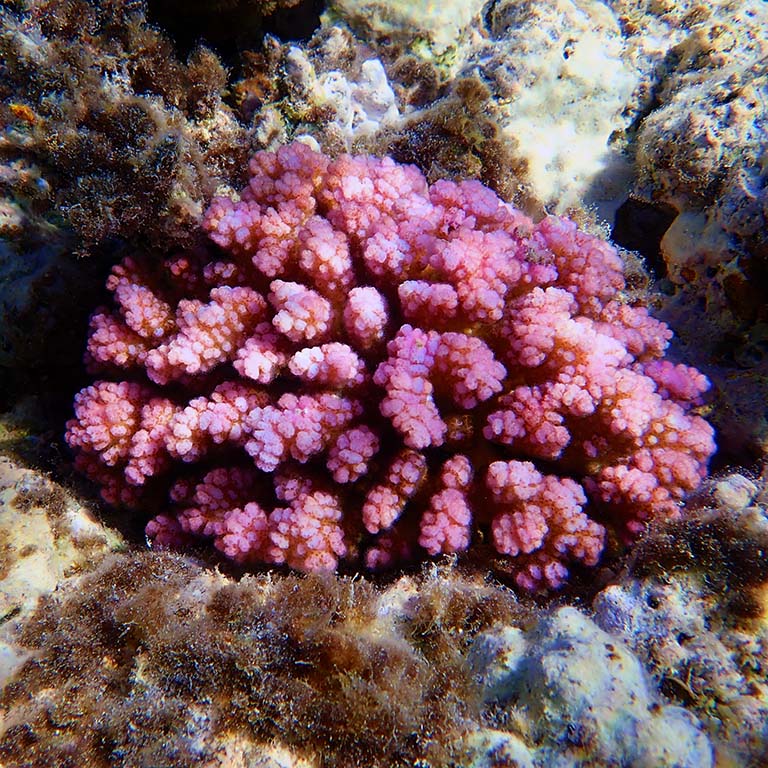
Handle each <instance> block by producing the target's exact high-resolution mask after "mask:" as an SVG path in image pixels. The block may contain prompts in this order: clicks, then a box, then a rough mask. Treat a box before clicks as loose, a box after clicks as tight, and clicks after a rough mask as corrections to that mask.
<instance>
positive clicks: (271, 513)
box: [67, 143, 714, 590]
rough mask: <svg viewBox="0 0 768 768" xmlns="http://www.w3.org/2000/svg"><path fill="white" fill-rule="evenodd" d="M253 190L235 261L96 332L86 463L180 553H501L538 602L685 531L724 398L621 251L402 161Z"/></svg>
mask: <svg viewBox="0 0 768 768" xmlns="http://www.w3.org/2000/svg"><path fill="white" fill-rule="evenodd" d="M250 171H251V179H250V182H249V184H248V186H247V187H246V188H245V189H244V190H243V191H242V192H241V194H240V196H239V198H238V199H236V200H234V199H230V198H226V197H224V198H216V199H215V200H214V201H213V202H212V203H211V206H210V208H209V209H208V212H207V214H206V217H205V229H206V230H207V232H208V233H209V235H210V237H211V239H212V240H213V242H214V243H215V244H216V252H215V254H213V255H210V256H206V255H205V254H202V253H194V254H186V255H184V254H182V255H175V256H173V257H171V258H169V259H167V260H166V261H164V262H163V261H160V262H155V263H152V262H151V261H150V260H149V259H144V258H128V259H125V260H124V261H123V262H122V263H121V264H120V265H118V266H116V267H115V268H114V269H113V272H112V275H111V276H110V278H109V281H108V284H107V285H108V288H109V289H110V290H111V291H112V293H113V296H114V308H112V309H109V308H101V309H99V310H97V312H96V313H95V314H94V315H93V318H92V320H91V332H90V339H89V343H88V351H87V361H88V365H89V367H90V368H91V369H92V370H94V371H95V372H96V373H97V374H98V375H99V377H100V380H99V381H97V382H96V383H95V384H94V385H92V386H91V387H87V388H86V389H84V390H83V391H82V392H81V393H80V394H79V395H78V396H77V398H76V401H75V417H74V418H73V419H72V420H71V421H70V422H69V423H68V426H67V440H68V442H69V444H70V445H71V446H72V448H73V449H74V450H75V451H76V452H77V453H78V454H79V455H78V460H77V463H78V466H79V467H81V468H82V469H83V471H85V472H86V473H87V474H88V475H89V476H90V477H92V478H93V479H95V480H96V481H97V482H99V483H101V484H102V487H103V492H104V495H105V497H106V498H108V499H109V500H110V501H111V502H112V503H124V504H131V505H134V506H136V505H141V504H142V503H150V502H152V503H155V504H157V503H162V502H160V501H159V500H160V499H162V494H163V493H166V494H167V498H168V499H170V505H171V506H170V507H161V508H162V509H163V512H162V514H160V515H158V516H157V517H156V518H155V519H154V520H153V521H151V522H150V523H149V525H148V526H147V534H148V535H149V536H150V537H151V538H153V539H154V542H155V544H157V545H162V546H185V545H186V544H187V543H188V542H189V541H190V540H193V539H200V538H203V539H205V538H208V539H210V540H212V541H213V544H214V546H215V547H216V548H217V549H218V550H219V551H220V552H222V553H223V555H224V556H225V557H227V558H230V559H232V560H234V561H236V562H238V563H242V564H248V565H253V564H257V563H272V564H286V565H288V566H290V567H293V568H298V569H301V570H327V569H333V568H336V567H337V566H338V565H339V563H340V562H341V561H344V560H350V561H352V563H353V564H354V563H355V562H363V563H364V564H365V565H367V566H368V567H389V566H392V565H394V564H396V563H397V562H399V561H401V560H403V559H404V558H408V557H413V556H415V555H416V554H417V551H418V549H419V548H420V549H421V550H422V552H426V553H427V554H428V555H438V554H440V553H460V552H463V551H465V550H467V549H469V548H471V547H472V544H473V541H477V540H479V539H483V540H484V541H486V542H489V543H490V544H491V545H492V546H493V548H494V549H495V550H496V551H497V552H498V553H499V555H500V556H501V557H503V558H506V559H508V560H509V563H510V564H509V566H508V567H507V570H508V571H510V572H512V573H513V574H514V578H515V580H516V582H517V584H518V585H519V586H520V587H521V588H524V589H528V590H537V589H545V588H557V587H559V586H561V585H562V584H563V583H565V581H566V579H567V577H568V569H569V567H572V565H573V564H574V563H578V564H581V565H583V566H592V565H594V564H595V563H596V562H597V561H598V559H599V556H600V553H601V551H602V547H603V542H604V539H605V535H606V529H609V528H610V529H612V530H613V531H614V532H616V533H617V534H619V535H620V536H622V537H624V538H626V539H631V538H632V537H633V536H635V535H637V533H638V532H639V531H640V530H642V528H643V527H644V526H645V525H646V524H647V522H648V521H649V520H652V519H658V518H663V517H674V516H676V515H678V514H679V511H680V506H681V501H682V499H683V498H684V497H685V495H686V494H687V493H690V492H691V491H692V490H694V489H695V488H696V486H697V485H698V484H699V482H700V481H701V478H702V477H703V476H704V474H705V471H706V466H707V462H708V460H709V458H710V456H711V455H712V453H713V452H714V442H713V433H712V429H711V428H710V427H709V425H708V424H707V423H706V422H705V421H704V420H703V418H702V417H701V416H700V415H698V414H697V412H696V409H697V408H698V407H699V406H700V405H702V402H703V401H702V396H703V393H704V392H705V391H706V389H707V386H708V382H707V380H706V378H705V377H704V376H703V375H702V374H701V373H699V372H698V371H696V370H695V369H693V368H690V367H687V366H685V365H680V364H677V365H676V364H674V363H673V362H671V361H669V360H666V359H664V351H665V349H666V346H667V344H668V342H669V339H670V337H671V332H670V330H669V328H667V326H666V325H665V324H664V323H662V322H661V321H659V320H656V319H654V318H653V317H651V316H650V314H649V313H648V311H647V309H646V307H644V306H642V305H641V304H638V305H635V304H632V303H628V302H627V301H626V300H625V298H624V294H623V289H624V277H623V272H622V263H621V260H620V259H619V257H618V255H617V253H616V251H615V250H614V249H613V248H612V247H611V246H610V245H609V244H608V243H606V242H604V241H602V240H600V239H598V238H596V237H594V236H592V235H589V234H586V233H584V232H581V231H579V230H578V229H577V227H576V225H575V224H573V223H572V222H570V221H568V220H567V219H561V218H557V217H548V218H546V219H544V220H543V221H541V222H540V223H538V224H534V223H533V222H531V221H530V220H529V219H528V218H527V217H526V216H524V215H523V214H522V213H521V212H520V211H518V210H516V209H515V208H513V207H512V206H511V205H509V204H507V203H504V202H503V201H501V200H499V198H498V197H497V196H496V195H495V194H494V193H493V192H492V191H491V190H489V189H487V188H486V187H484V186H482V185H481V184H479V183H478V182H462V183H460V184H456V183H454V182H451V181H438V182H437V183H435V184H433V185H432V186H430V185H428V184H427V182H426V180H425V179H424V177H423V176H422V174H421V173H420V172H419V171H418V170H417V169H416V168H415V167H413V166H403V165H398V164H397V163H395V162H393V161H392V160H390V159H386V158H385V159H377V158H373V157H350V156H342V157H339V158H338V159H336V160H331V159H329V158H327V157H325V156H324V155H322V154H320V153H318V152H315V151H313V150H312V149H310V148H309V147H308V146H306V145H303V144H298V143H297V144H291V145H288V146H286V147H283V148H281V149H280V150H278V151H277V152H275V153H271V152H261V153H258V154H257V155H256V156H255V157H254V158H253V159H252V161H251V163H250ZM544 463H545V464H544ZM544 466H546V469H544V468H543V467H544ZM179 467H182V468H183V472H182V474H181V476H178V468H179ZM174 473H176V474H177V480H176V481H175V482H173V483H172V482H171V481H170V478H172V477H173V476H174ZM169 486H170V487H169ZM598 520H599V522H597V521H598ZM484 551H487V550H484Z"/></svg>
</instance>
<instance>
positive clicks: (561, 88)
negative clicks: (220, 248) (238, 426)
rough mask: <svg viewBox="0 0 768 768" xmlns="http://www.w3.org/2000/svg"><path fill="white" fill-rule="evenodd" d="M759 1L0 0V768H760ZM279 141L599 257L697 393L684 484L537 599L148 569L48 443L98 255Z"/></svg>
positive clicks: (76, 383) (141, 517) (174, 234)
mask: <svg viewBox="0 0 768 768" xmlns="http://www.w3.org/2000/svg"><path fill="white" fill-rule="evenodd" d="M767 131H768V3H766V2H764V1H763V0H710V2H707V3H700V2H698V1H697V0H684V1H683V2H673V1H671V0H670V1H669V2H668V1H667V0H603V1H602V2H601V1H600V0H553V1H552V2H542V1H541V0H539V2H532V1H531V0H488V1H486V2H484V1H483V0H445V1H444V2H435V1H434V0H409V1H408V2H400V1H399V0H369V1H368V0H329V1H328V2H323V1H322V0H222V1H221V2H199V1H198V0H191V1H190V2H187V3H176V2H172V0H152V1H150V0H146V2H142V1H141V0H108V2H96V0H92V1H91V0H6V2H4V3H3V4H2V7H1V8H0V412H1V413H2V415H1V416H0V768H21V767H22V766H77V768H84V767H91V766H130V767H134V766H147V767H150V766H151V767H152V768H164V767H165V766H168V768H170V767H171V766H210V767H213V766H243V767H245V766H249V767H256V766H259V767H260V768H283V767H285V768H287V767H288V766H307V767H308V768H309V767H314V766H318V767H319V766H323V767H325V768H331V767H333V766H361V767H367V766H384V767H389V766H392V767H394V766H406V765H407V766H422V767H423V768H426V767H427V766H436V767H437V766H462V767H466V768H469V767H470V766H473V767H475V766H476V767H477V768H481V767H482V768H509V767H511V766H518V767H519V768H522V767H523V766H537V767H538V766H547V767H548V768H566V767H571V766H573V767H576V766H578V767H580V768H582V767H583V768H587V767H588V766H595V767H597V766H601V767H602V766H622V767H629V766H633V767H634V766H637V767H638V768H640V767H642V768H651V767H652V766H653V767H658V768H664V767H667V766H680V767H682V766H690V767H691V768H707V766H734V767H736V766H739V767H741V766H756V767H759V766H765V765H768V592H766V584H767V582H768V558H767V556H766V553H767V552H768V464H767V463H766V453H767V452H768V304H767V302H766V297H767V296H768V281H767V280H766V278H767V277H768V226H767V224H768V139H767V138H766V136H768V132H767ZM295 139H300V140H302V141H305V142H307V143H309V144H310V145H311V146H314V147H316V148H318V149H321V150H322V151H323V152H325V153H326V154H327V155H329V156H331V157H338V156H339V155H342V154H343V153H345V152H350V153H354V154H363V153H367V154H371V155H374V156H382V155H389V156H391V157H393V158H394V159H395V160H396V161H397V162H400V163H415V164H416V165H417V166H418V167H419V168H420V170H421V171H422V172H423V173H424V175H425V176H426V178H427V179H428V181H429V182H430V183H432V182H434V181H436V180H438V179H442V178H448V179H453V180H457V181H458V180H464V179H476V180H479V181H481V182H482V183H483V184H485V185H487V186H488V187H490V188H491V189H493V190H494V191H495V192H496V193H497V194H498V195H499V196H500V197H501V198H502V199H503V200H506V201H508V202H510V203H512V204H513V205H515V206H517V207H518V208H519V209H521V210H522V211H523V212H524V213H525V214H526V215H527V216H530V217H531V218H532V219H533V220H535V221H538V220H540V219H541V218H542V217H544V216H545V215H547V214H557V215H563V216H568V217H570V218H572V219H573V220H574V221H576V222H577V223H578V225H579V226H580V227H581V228H582V229H584V230H586V231H587V232H590V233H592V234H595V235H598V236H600V237H603V238H606V239H609V240H611V241H612V242H613V243H614V244H615V246H616V247H617V248H618V250H619V254H620V255H621V258H622V259H623V261H624V264H625V272H626V275H627V286H626V293H627V301H641V302H642V303H643V305H644V306H648V307H649V309H650V311H651V312H652V314H654V315H655V316H656V317H659V318H661V319H663V320H664V321H665V322H666V323H668V324H669V326H670V327H671V328H672V329H673V331H674V332H675V338H674V340H673V341H672V343H671V345H670V348H669V350H668V355H669V356H671V357H672V358H673V359H674V360H675V361H676V362H678V361H679V362H685V363H686V364H688V365H692V366H696V367H697V368H698V369H699V370H700V371H702V372H703V373H704V374H705V375H706V376H707V377H708V379H709V381H710V382H711V389H710V391H709V393H708V397H707V400H706V403H705V405H703V406H701V409H700V411H701V413H702V415H703V416H705V417H706V419H707V420H708V421H709V422H710V423H711V424H712V425H713V427H714V429H715V439H716V442H717V453H716V454H715V455H714V456H713V457H712V459H711V461H710V463H709V468H710V475H709V477H708V478H707V479H706V480H705V481H704V482H703V484H702V485H701V487H700V488H699V489H698V490H697V491H696V492H695V493H693V494H691V496H690V497H689V498H688V499H686V501H685V503H684V504H681V506H680V514H679V515H678V516H677V519H674V520H666V521H652V522H651V524H649V525H648V526H647V530H645V531H644V532H643V533H642V534H641V535H640V537H639V538H638V539H637V540H636V541H635V542H634V543H633V544H632V545H631V546H628V547H624V546H622V545H621V544H620V543H619V542H612V545H611V546H610V547H609V548H608V550H607V554H606V556H604V558H603V560H602V561H601V562H600V563H599V564H598V566H597V567H594V568H591V569H586V568H585V569H575V572H574V578H573V580H572V582H570V583H569V584H567V585H566V586H565V587H564V588H562V589H560V590H558V591H554V592H551V591H550V592H542V593H537V594H529V593H528V592H526V591H525V590H520V589H518V588H517V587H516V586H515V584H514V580H512V579H510V578H509V574H508V573H505V571H504V568H503V567H501V568H499V567H498V562H497V559H495V560H494V562H493V563H491V562H490V561H485V560H484V559H483V557H482V556H477V555H475V556H472V557H463V556H446V557H443V558H431V559H430V558H425V559H424V561H423V562H420V563H419V562H416V563H410V564H409V565H408V566H407V567H405V568H404V569H401V570H396V571H394V572H389V573H388V574H387V575H385V576H375V577H374V576H370V575H368V574H358V573H354V572H344V573H342V574H341V575H336V574H333V573H325V574H311V575H302V574H295V573H290V572H289V571H288V570H286V569H277V570H270V569H267V568H263V567H262V568H251V569H245V570H243V569H242V568H236V567H233V566H232V565H231V564H228V563H226V562H224V561H223V560H222V559H221V558H216V557H214V556H213V555H211V553H210V552H209V551H208V552H207V551H201V550H199V549H197V548H192V549H189V550H188V551H186V552H170V551H164V550H162V549H161V548H157V547H155V548H148V546H147V543H146V541H145V539H144V535H143V526H144V523H145V522H146V520H147V519H148V518H149V517H151V516H152V515H156V514H158V513H162V512H163V510H162V509H159V508H156V507H155V508H151V509H139V510H137V511H134V512H131V513H130V514H128V513H125V512H117V511H115V510H114V509H113V508H112V507H111V506H109V505H105V504H103V503H102V502H101V501H100V499H99V496H98V491H97V490H96V489H95V488H94V486H92V485H91V484H89V483H88V481H86V480H85V479H83V478H82V477H80V475H79V474H78V473H77V472H76V471H75V469H74V465H73V456H72V454H71V452H70V450H69V448H68V446H67V445H66V444H65V442H64V428H65V423H66V421H67V419H68V418H70V416H71V413H72V401H73V398H74V395H75V393H76V392H77V391H78V390H79V389H80V388H81V387H83V386H85V385H86V384H88V383H89V382H90V380H91V379H92V377H91V376H89V374H88V373H87V372H86V369H85V366H84V365H83V362H82V360H83V350H84V346H85V339H86V335H87V328H88V319H89V315H90V313H91V311H92V310H93V309H94V308H96V307H98V306H99V305H102V304H104V303H105V301H106V300H107V298H108V297H107V295H106V292H105V291H104V289H103V285H104V281H105V279H106V277H107V275H108V274H109V271H110V269H111V268H112V267H113V266H114V265H115V264H116V263H118V262H119V261H120V260H121V259H124V258H125V257H126V256H134V255H136V256H138V255H139V254H141V255H142V258H144V257H148V256H152V255H157V256H162V257H166V256H168V255H169V254H179V253H199V252H200V249H203V250H204V249H205V248H206V245H205V236H204V235H203V234H202V230H201V222H202V220H203V216H204V213H205V210H206V208H207V206H208V205H209V203H210V201H211V199H212V197H213V196H214V195H216V194H225V195H227V194H231V193H232V191H233V190H236V189H240V188H242V186H243V184H244V182H245V180H246V177H247V169H248V158H249V157H250V156H252V155H253V154H254V153H255V152H256V151H258V150H263V149H267V150H275V149H277V148H278V147H280V146H281V145H284V144H286V143H288V142H290V141H292V140H295Z"/></svg>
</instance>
